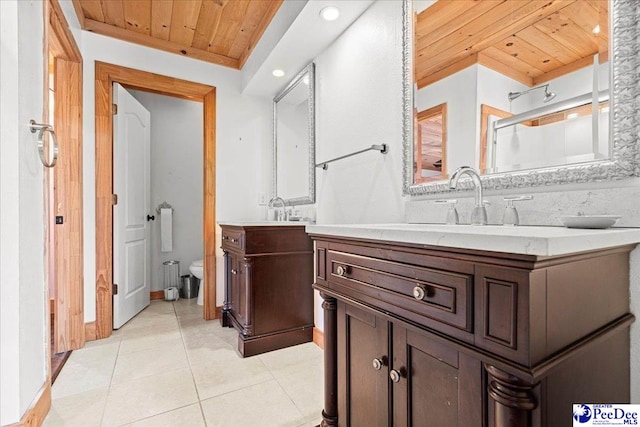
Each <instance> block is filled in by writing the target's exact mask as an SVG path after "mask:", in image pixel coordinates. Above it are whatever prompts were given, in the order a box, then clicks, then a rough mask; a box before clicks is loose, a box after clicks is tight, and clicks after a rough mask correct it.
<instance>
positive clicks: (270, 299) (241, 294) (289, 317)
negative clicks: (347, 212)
mask: <svg viewBox="0 0 640 427" xmlns="http://www.w3.org/2000/svg"><path fill="white" fill-rule="evenodd" d="M221 227H222V249H223V251H224V263H225V269H224V270H225V297H224V306H223V309H222V319H221V322H222V325H223V326H229V327H235V328H236V329H237V330H238V351H239V352H240V353H241V354H242V355H243V356H253V355H255V354H259V353H264V352H267V351H271V350H276V349H279V348H283V347H288V346H292V345H296V344H301V343H304V342H309V341H311V340H312V339H313V289H312V288H311V285H312V283H313V243H312V241H311V239H310V238H309V236H308V235H307V234H306V233H305V231H304V226H303V225H224V224H222V225H221Z"/></svg>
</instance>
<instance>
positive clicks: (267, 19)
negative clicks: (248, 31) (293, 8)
mask: <svg viewBox="0 0 640 427" xmlns="http://www.w3.org/2000/svg"><path fill="white" fill-rule="evenodd" d="M283 2H284V0H274V1H272V2H271V4H270V5H269V9H268V10H267V12H266V13H265V15H264V17H263V18H262V20H261V21H260V23H259V24H258V27H257V28H256V29H255V31H254V32H253V34H252V35H251V40H249V45H248V46H247V48H246V49H245V50H244V52H243V53H242V55H240V59H239V63H238V69H242V67H244V63H245V62H247V59H249V56H251V52H253V49H254V48H255V47H256V45H257V44H258V41H260V38H261V37H262V34H264V32H265V30H266V29H267V27H268V26H269V24H270V23H271V20H272V19H273V17H274V16H275V14H276V13H277V12H278V10H279V9H280V6H282V3H283Z"/></svg>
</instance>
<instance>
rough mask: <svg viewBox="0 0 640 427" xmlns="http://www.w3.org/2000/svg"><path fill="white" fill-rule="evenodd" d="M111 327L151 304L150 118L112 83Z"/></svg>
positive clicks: (128, 94) (135, 102)
mask: <svg viewBox="0 0 640 427" xmlns="http://www.w3.org/2000/svg"><path fill="white" fill-rule="evenodd" d="M113 86H114V87H113V99H114V103H115V104H116V105H117V109H118V110H117V114H115V115H114V116H113V135H114V140H113V157H114V159H113V160H114V162H113V187H114V193H115V194H117V195H118V203H117V204H116V205H115V206H114V207H113V282H114V283H116V284H117V285H118V293H117V294H114V296H113V328H114V329H118V328H120V327H121V326H122V325H124V324H125V323H126V322H127V321H128V320H129V319H131V318H132V317H133V316H135V315H136V314H137V313H139V312H140V311H141V310H142V309H143V308H145V307H146V306H148V305H149V292H150V289H151V288H150V284H149V281H150V277H151V276H150V272H151V267H150V256H149V255H150V252H149V248H150V245H149V230H150V229H151V227H149V225H148V224H149V222H148V221H147V215H152V213H151V211H150V206H149V205H150V167H149V163H150V158H151V156H150V150H151V134H150V132H151V126H150V124H151V118H150V115H149V111H147V110H146V109H145V108H144V107H143V106H142V104H140V103H139V102H138V101H137V100H136V99H135V98H134V97H133V96H132V95H131V94H130V93H129V92H127V90H126V89H124V88H123V87H122V86H120V85H119V84H117V83H115V84H114V85H113Z"/></svg>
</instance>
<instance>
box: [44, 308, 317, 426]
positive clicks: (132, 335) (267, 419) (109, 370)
mask: <svg viewBox="0 0 640 427" xmlns="http://www.w3.org/2000/svg"><path fill="white" fill-rule="evenodd" d="M201 312H202V308H201V307H199V306H197V305H196V300H195V299H191V300H180V301H178V302H174V303H170V302H165V301H161V300H156V301H152V303H151V305H150V306H149V307H147V308H146V309H145V310H144V311H142V312H141V313H140V314H139V315H138V316H136V317H135V318H134V319H132V320H131V321H129V323H127V324H126V325H125V326H124V327H123V328H121V329H120V330H118V331H114V334H113V335H112V336H111V337H109V338H107V339H105V340H100V341H93V342H89V343H87V345H86V346H85V347H84V348H83V349H81V350H77V351H74V352H73V353H72V354H71V357H70V358H69V360H68V361H67V363H66V365H65V366H64V368H63V369H62V372H61V373H60V375H59V376H58V379H57V380H56V382H55V384H54V385H53V389H52V398H53V401H52V406H51V411H50V412H49V415H48V416H47V418H46V420H45V423H44V425H45V426H47V427H55V426H82V427H90V426H106V427H111V426H114V427H115V426H127V427H143V426H144V427H161V426H180V427H199V426H224V427H254V426H260V427H268V426H274V427H288V426H291V427H302V426H305V427H307V426H315V425H317V424H319V423H320V413H321V410H322V378H323V374H322V366H323V364H322V351H321V350H320V349H319V348H318V347H317V346H316V345H315V344H313V343H307V344H302V345H299V346H295V347H289V348H285V349H282V350H277V351H273V352H270V353H265V354H261V355H258V356H254V357H249V358H245V359H242V358H240V356H239V355H238V353H237V352H236V351H235V348H236V339H237V338H236V337H237V335H236V332H235V331H234V330H233V329H230V328H222V327H221V326H220V323H219V322H218V321H217V320H215V321H210V322H205V321H204V320H202V315H201Z"/></svg>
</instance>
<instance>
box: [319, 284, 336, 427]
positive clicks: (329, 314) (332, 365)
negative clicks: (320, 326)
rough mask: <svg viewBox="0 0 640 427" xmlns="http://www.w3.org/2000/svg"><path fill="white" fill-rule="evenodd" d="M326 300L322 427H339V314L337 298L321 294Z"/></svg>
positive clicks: (324, 307)
mask: <svg viewBox="0 0 640 427" xmlns="http://www.w3.org/2000/svg"><path fill="white" fill-rule="evenodd" d="M320 296H321V297H322V298H323V299H324V301H323V302H322V308H323V310H324V410H323V411H322V423H320V426H321V427H330V426H337V425H338V335H337V332H338V313H337V311H336V309H337V306H338V305H337V302H336V299H335V298H332V297H330V296H329V295H326V294H324V293H323V292H320Z"/></svg>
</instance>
